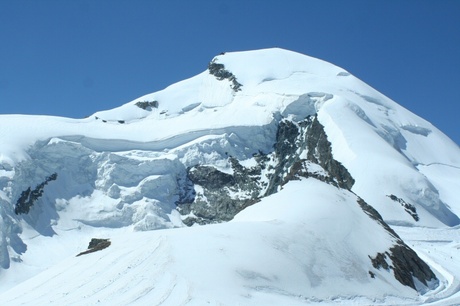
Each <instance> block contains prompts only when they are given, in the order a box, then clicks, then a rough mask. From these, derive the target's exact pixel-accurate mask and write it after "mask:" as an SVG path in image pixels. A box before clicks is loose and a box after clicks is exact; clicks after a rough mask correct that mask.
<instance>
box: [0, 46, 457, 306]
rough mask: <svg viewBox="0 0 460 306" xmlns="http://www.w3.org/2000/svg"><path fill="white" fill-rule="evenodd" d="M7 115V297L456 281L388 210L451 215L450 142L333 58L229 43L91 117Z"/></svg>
mask: <svg viewBox="0 0 460 306" xmlns="http://www.w3.org/2000/svg"><path fill="white" fill-rule="evenodd" d="M0 117H1V118H0V165H1V168H0V169H1V170H0V204H1V205H0V212H1V219H0V233H1V235H2V236H1V237H2V242H1V247H0V267H1V268H2V269H3V270H2V271H0V279H1V280H2V282H1V283H2V285H1V286H0V290H1V291H3V292H4V293H3V294H2V296H1V297H0V302H2V303H7V304H14V303H16V304H20V303H28V302H32V301H33V302H34V303H39V304H43V305H44V304H47V303H49V301H54V302H56V303H59V304H72V303H77V302H80V303H81V302H82V303H83V304H92V303H96V302H98V301H100V302H104V303H106V304H113V303H114V302H115V301H116V302H117V303H122V304H139V305H142V304H143V305H145V304H155V303H166V304H171V305H176V304H178V303H183V304H193V305H198V304H203V303H211V304H222V303H223V304H228V305H234V304H238V303H240V304H255V303H258V304H267V303H268V304H270V303H271V304H305V303H315V302H321V301H327V302H334V301H343V300H351V299H354V300H356V299H357V300H358V301H362V302H363V303H364V304H366V303H369V301H376V300H378V301H382V303H390V304H391V303H394V302H395V301H396V303H403V304H404V303H419V302H421V301H428V300H430V301H436V300H437V298H436V295H437V294H438V295H439V293H442V292H443V293H442V295H443V298H445V299H446V298H450V297H451V295H452V294H450V295H449V292H450V291H449V290H451V291H452V290H453V289H452V288H453V286H454V282H452V281H448V279H449V277H448V276H446V275H447V274H448V272H446V270H442V271H444V272H445V273H440V272H439V271H441V270H440V269H439V264H435V265H434V266H436V269H434V268H433V262H434V260H429V257H428V256H426V254H424V255H423V256H420V257H419V255H418V254H417V252H415V251H414V250H413V249H412V248H411V247H409V244H408V243H406V242H404V237H401V235H398V233H397V232H398V231H395V230H394V229H393V228H392V227H397V228H398V230H399V231H400V232H402V233H406V234H407V235H408V237H414V236H416V235H417V233H419V232H420V233H422V232H423V231H425V229H427V228H432V229H439V230H440V231H441V230H450V229H455V228H458V227H457V225H459V224H460V219H459V214H460V203H459V202H458V197H457V195H456V191H457V190H458V187H460V181H459V177H460V149H459V147H458V146H457V145H456V144H455V143H454V142H452V141H451V140H450V139H449V138H448V137H447V136H445V135H444V134H443V133H442V132H441V131H439V130H438V129H437V128H436V127H434V126H433V125H431V124H430V123H429V122H427V121H425V120H423V119H422V118H420V117H418V116H416V115H414V114H413V113H411V112H410V111H408V110H406V109H404V108H403V107H401V106H400V105H398V104H397V103H395V102H393V101H392V100H390V99H389V98H387V97H385V96H384V95H382V94H381V93H379V92H377V91H376V90H374V89H373V88H371V87H370V86H368V85H367V84H365V83H363V82H362V81H360V80H359V79H357V78H356V77H354V76H353V75H351V74H350V73H349V72H347V71H346V70H344V69H342V68H339V67H337V66H334V65H332V64H329V63H327V62H324V61H321V60H319V59H315V58H312V57H308V56H305V55H302V54H299V53H295V52H291V51H287V50H283V49H278V48H275V49H264V50H256V51H247V52H229V53H222V54H220V55H218V56H216V57H215V58H213V59H212V60H211V61H210V62H209V64H208V69H207V70H206V71H204V72H203V73H201V74H199V75H197V76H195V77H192V78H190V79H187V80H184V81H181V82H179V83H176V84H173V85H171V86H169V87H167V88H165V89H164V90H162V91H159V92H155V93H152V94H148V95H145V96H142V97H140V98H138V99H136V100H134V101H131V102H129V103H126V104H124V105H122V106H120V107H118V108H115V109H111V110H106V111H100V112H97V113H95V114H94V115H92V116H90V117H88V118H85V119H69V118H61V117H49V116H21V115H2V116H0ZM94 236H103V237H99V238H101V239H95V240H94V241H102V243H103V244H104V248H102V247H100V248H98V247H97V246H94V245H93V246H92V247H88V249H89V250H88V251H85V249H86V247H85V245H87V244H88V242H89V241H90V240H91V238H93V237H94ZM102 238H103V239H102ZM107 239H110V240H107ZM82 251H83V252H82ZM80 252H82V253H83V254H84V256H78V257H75V255H77V254H80ZM422 258H423V260H422ZM427 260H428V261H427ZM427 263H428V264H427ZM45 269H46V271H45ZM458 272H460V271H458ZM446 273H447V274H446ZM449 275H450V274H449ZM63 284H65V285H63ZM121 288H123V290H120V289H121Z"/></svg>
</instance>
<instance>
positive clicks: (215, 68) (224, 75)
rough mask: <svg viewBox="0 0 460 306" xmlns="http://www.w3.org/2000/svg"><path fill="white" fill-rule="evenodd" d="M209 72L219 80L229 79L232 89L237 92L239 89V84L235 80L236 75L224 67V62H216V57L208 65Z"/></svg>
mask: <svg viewBox="0 0 460 306" xmlns="http://www.w3.org/2000/svg"><path fill="white" fill-rule="evenodd" d="M208 70H209V73H210V74H212V75H213V76H215V77H216V78H217V79H218V80H219V81H223V80H228V81H230V83H231V85H230V87H231V88H232V89H233V91H235V92H237V91H240V90H241V86H243V85H241V84H240V83H238V81H237V80H236V76H235V75H233V73H231V72H230V71H228V70H226V69H225V66H224V64H219V63H216V59H213V60H212V61H211V62H210V63H209V65H208Z"/></svg>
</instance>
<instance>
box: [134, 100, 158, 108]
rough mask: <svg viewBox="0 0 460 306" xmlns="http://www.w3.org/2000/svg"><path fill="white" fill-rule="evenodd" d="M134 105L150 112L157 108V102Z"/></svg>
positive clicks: (140, 102) (143, 102)
mask: <svg viewBox="0 0 460 306" xmlns="http://www.w3.org/2000/svg"><path fill="white" fill-rule="evenodd" d="M135 105H136V106H137V107H139V108H142V109H145V110H152V108H158V101H139V102H136V104H135Z"/></svg>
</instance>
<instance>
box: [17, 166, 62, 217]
mask: <svg viewBox="0 0 460 306" xmlns="http://www.w3.org/2000/svg"><path fill="white" fill-rule="evenodd" d="M56 179H57V173H53V174H51V175H50V176H48V177H47V178H46V179H45V181H43V182H42V183H40V184H38V185H37V186H36V187H35V188H34V189H33V190H32V189H31V188H30V187H29V188H27V189H26V190H24V191H23V192H22V193H21V195H20V197H19V199H18V200H17V201H16V205H15V207H14V213H15V214H16V215H19V214H27V213H29V211H30V208H31V207H32V206H33V205H34V203H35V201H37V200H38V199H39V198H40V197H41V196H42V195H43V191H44V189H45V186H46V185H48V183H49V182H51V181H55V180H56Z"/></svg>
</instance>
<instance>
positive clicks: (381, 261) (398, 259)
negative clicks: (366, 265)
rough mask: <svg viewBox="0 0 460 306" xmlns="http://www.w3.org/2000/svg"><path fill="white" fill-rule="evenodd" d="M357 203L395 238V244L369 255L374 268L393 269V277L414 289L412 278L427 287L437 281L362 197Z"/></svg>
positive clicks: (430, 271)
mask: <svg viewBox="0 0 460 306" xmlns="http://www.w3.org/2000/svg"><path fill="white" fill-rule="evenodd" d="M358 204H359V205H360V206H361V208H362V209H363V211H364V212H365V213H366V214H367V215H368V216H369V217H370V218H372V219H374V220H375V221H376V222H378V223H379V224H380V225H381V226H382V227H383V228H384V229H385V230H386V231H387V232H389V233H390V234H391V236H393V237H394V238H395V244H394V245H393V246H392V247H391V248H390V249H389V250H388V251H386V252H382V253H377V254H376V255H375V256H374V257H371V256H369V258H370V260H371V262H372V266H373V267H374V268H376V269H380V268H383V269H385V270H390V269H391V270H393V273H394V276H395V278H396V279H397V280H398V281H399V282H400V283H401V284H403V285H405V286H409V287H411V288H413V289H414V290H417V289H419V288H417V287H416V285H415V281H414V278H416V279H418V281H419V282H420V283H421V284H423V285H424V286H426V287H428V285H429V284H428V282H438V280H437V278H436V275H435V274H434V273H433V271H432V270H431V269H430V267H429V266H428V265H427V264H426V263H425V262H424V261H423V260H422V259H420V257H419V256H418V255H417V253H415V252H414V250H412V249H411V248H410V247H408V246H407V245H406V244H405V243H404V241H402V239H401V238H400V237H399V236H398V234H396V232H395V231H394V230H393V229H392V228H391V227H390V226H389V225H388V224H387V223H385V221H383V219H382V217H381V216H380V214H379V213H378V212H377V211H376V210H375V209H374V208H373V207H372V206H370V205H369V204H367V203H366V202H365V201H364V200H363V199H359V200H358Z"/></svg>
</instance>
